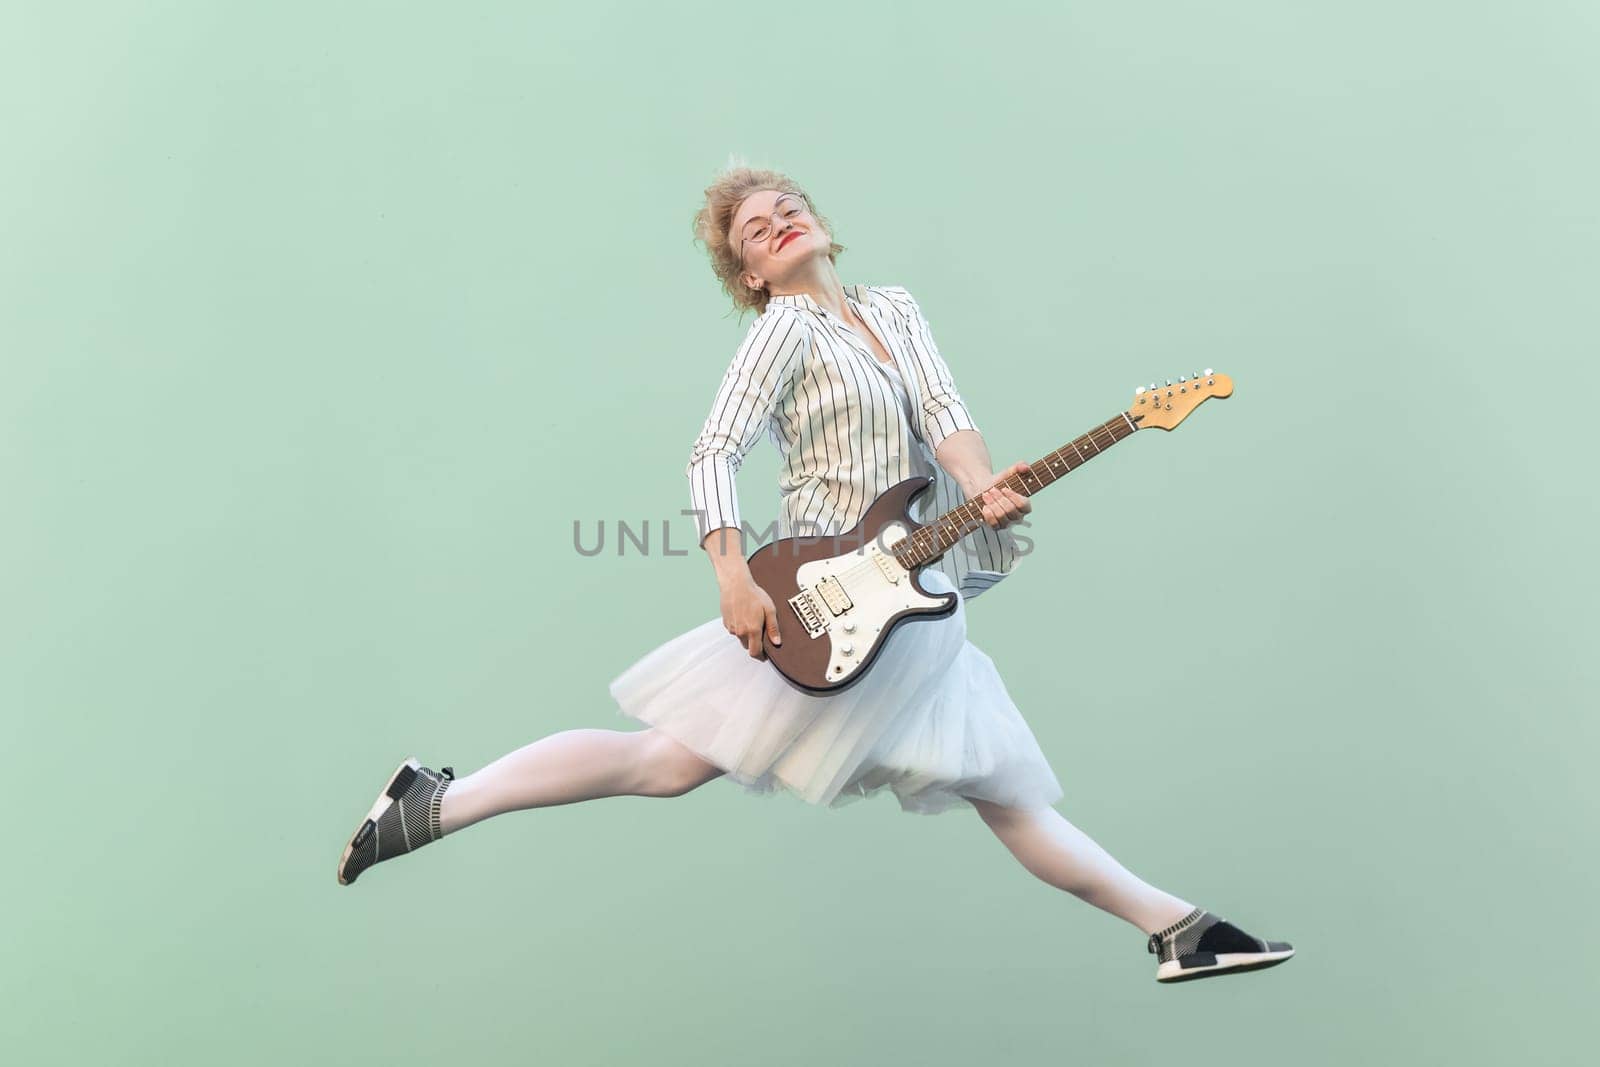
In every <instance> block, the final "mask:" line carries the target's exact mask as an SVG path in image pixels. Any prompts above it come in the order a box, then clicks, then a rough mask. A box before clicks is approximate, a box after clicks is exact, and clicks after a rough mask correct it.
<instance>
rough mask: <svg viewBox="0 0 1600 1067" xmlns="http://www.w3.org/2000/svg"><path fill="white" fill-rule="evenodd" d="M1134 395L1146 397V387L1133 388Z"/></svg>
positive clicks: (1137, 386)
mask: <svg viewBox="0 0 1600 1067" xmlns="http://www.w3.org/2000/svg"><path fill="white" fill-rule="evenodd" d="M1133 395H1134V396H1143V395H1144V386H1142V385H1136V386H1134V387H1133Z"/></svg>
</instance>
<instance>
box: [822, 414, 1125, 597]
mask: <svg viewBox="0 0 1600 1067" xmlns="http://www.w3.org/2000/svg"><path fill="white" fill-rule="evenodd" d="M1121 417H1122V416H1120V415H1118V416H1113V417H1112V418H1111V419H1108V420H1106V423H1103V424H1101V425H1100V426H1097V427H1095V428H1094V429H1093V430H1090V431H1089V432H1088V433H1086V434H1083V435H1081V436H1080V437H1078V438H1075V439H1074V441H1073V442H1070V443H1069V444H1068V445H1064V446H1062V447H1061V448H1058V449H1056V450H1055V451H1054V452H1050V453H1047V454H1046V455H1045V456H1044V457H1041V458H1040V459H1039V460H1037V461H1035V463H1033V464H1030V466H1037V465H1043V466H1044V467H1046V468H1047V469H1050V470H1051V471H1052V473H1054V471H1053V468H1054V467H1055V465H1056V464H1055V463H1054V462H1052V461H1050V459H1049V457H1050V456H1054V455H1060V456H1061V457H1062V461H1063V462H1064V461H1065V460H1066V459H1067V455H1066V449H1067V448H1068V447H1070V448H1072V449H1073V450H1074V451H1076V452H1078V455H1079V457H1080V461H1079V462H1078V463H1077V464H1076V465H1074V466H1071V467H1068V468H1067V471H1066V473H1067V474H1071V473H1072V472H1073V471H1075V470H1077V469H1078V467H1081V466H1083V464H1085V463H1087V462H1089V460H1091V459H1093V458H1094V456H1098V455H1099V454H1100V453H1101V452H1103V451H1105V449H1104V448H1101V447H1100V446H1099V445H1097V444H1095V443H1094V440H1093V438H1094V435H1096V434H1099V433H1105V434H1107V435H1108V436H1110V438H1111V444H1113V445H1114V444H1117V443H1118V442H1120V441H1123V440H1125V439H1126V438H1127V437H1129V436H1132V433H1133V431H1129V433H1128V434H1125V435H1123V436H1122V437H1118V436H1116V434H1115V433H1113V432H1112V431H1111V430H1110V429H1108V428H1107V425H1108V424H1111V423H1115V421H1116V419H1118V418H1121ZM1077 441H1087V442H1088V443H1089V444H1090V445H1093V447H1094V448H1095V449H1096V451H1095V453H1094V455H1090V456H1085V455H1083V451H1082V449H1080V448H1078V446H1077V443H1076V442H1077ZM1106 447H1110V445H1107V446H1106ZM1062 477H1064V475H1062V474H1055V476H1054V477H1053V478H1051V480H1050V481H1049V482H1046V481H1044V480H1043V479H1042V478H1039V477H1038V476H1037V475H1035V476H1034V480H1035V481H1037V482H1039V487H1038V489H1033V490H1028V492H1029V494H1030V495H1031V494H1032V493H1037V492H1038V491H1039V490H1040V489H1044V488H1047V487H1048V486H1050V485H1053V484H1054V483H1055V482H1057V481H1059V480H1061V478H1062ZM1013 481H1015V482H1017V483H1018V486H1017V487H1019V488H1021V489H1024V490H1027V475H1026V474H1022V473H1019V474H1014V475H1012V476H1011V477H1010V478H1007V479H1006V480H1005V481H1003V482H999V483H996V484H997V485H1004V486H1009V485H1010V484H1011V482H1013ZM989 488H994V486H990V487H989ZM974 500H976V498H972V499H969V500H966V501H964V502H963V503H961V504H959V505H957V506H956V507H955V508H952V509H951V510H950V511H948V512H946V513H945V514H944V515H942V516H940V517H939V518H937V519H934V520H932V521H931V522H928V523H925V524H923V525H922V526H919V527H918V528H917V529H916V531H914V532H913V533H911V534H910V535H909V536H907V537H905V538H903V539H902V540H900V541H897V542H895V545H896V546H897V547H898V546H900V545H904V544H906V543H908V542H914V543H915V547H916V548H917V551H918V554H920V553H921V552H923V551H928V550H930V549H931V548H932V547H933V546H932V545H930V544H928V541H929V539H930V538H931V537H933V536H934V535H928V536H923V531H924V530H933V529H939V530H945V529H949V528H950V522H949V521H948V520H949V517H950V516H951V515H953V514H954V513H955V512H956V511H959V510H961V509H962V508H964V507H966V506H967V505H968V504H971V503H973V502H974ZM980 511H981V508H980ZM976 529H977V527H976V526H973V527H971V528H970V529H966V530H963V531H961V532H960V533H959V534H958V535H957V536H956V538H955V540H954V541H951V542H950V544H949V545H946V546H945V549H946V551H948V550H949V549H950V548H954V547H955V546H956V545H957V544H959V543H960V542H961V541H962V540H964V539H965V538H966V537H967V536H968V534H971V533H973V532H974V531H975V530H976ZM825 536H836V535H831V534H830V535H825ZM938 537H939V538H941V539H942V537H943V534H940V535H938ZM888 553H889V555H892V556H894V557H895V562H897V563H900V565H901V566H905V563H904V562H903V561H902V560H900V558H899V555H898V553H896V552H895V550H894V549H893V548H891V549H889V550H888ZM940 555H943V553H940ZM937 558H938V557H937V556H936V557H934V559H937ZM928 562H929V563H932V562H934V560H929V561H928ZM924 565H925V564H914V566H924ZM874 566H876V564H875V563H874V561H873V560H870V559H868V560H863V561H862V562H861V563H857V564H853V565H852V566H851V567H850V568H849V569H848V570H845V571H841V572H839V573H838V574H836V575H834V577H835V578H837V579H838V580H839V581H840V582H841V584H842V583H843V582H844V581H845V579H847V578H853V577H855V576H857V575H859V574H861V573H862V572H870V570H871V568H872V567H874Z"/></svg>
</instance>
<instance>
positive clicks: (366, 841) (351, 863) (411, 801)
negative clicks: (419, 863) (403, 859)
mask: <svg viewBox="0 0 1600 1067" xmlns="http://www.w3.org/2000/svg"><path fill="white" fill-rule="evenodd" d="M455 777H456V772H455V771H454V770H453V769H452V768H450V767H446V768H444V770H443V771H442V772H440V771H433V770H429V769H428V768H427V767H424V766H422V765H421V764H420V763H418V762H417V760H416V757H414V756H413V757H411V758H408V759H407V760H406V761H405V762H404V763H402V764H400V766H399V767H397V768H395V772H394V774H393V775H391V776H390V777H389V784H388V785H386V786H384V787H383V792H381V793H379V794H378V799H377V800H376V801H374V802H373V805H372V810H371V811H369V812H367V817H366V818H364V819H362V820H361V825H360V826H358V827H356V832H355V834H354V835H353V836H352V837H351V838H350V843H349V844H348V845H346V846H345V847H344V855H343V856H340V857H339V872H338V873H339V884H340V885H349V884H350V883H351V882H353V881H355V880H356V878H357V876H359V875H360V874H361V872H362V871H364V870H366V869H367V868H368V867H371V866H372V865H373V864H374V863H382V862H383V861H384V860H387V859H393V858H394V857H396V856H404V855H405V854H406V853H407V852H413V851H415V850H417V849H419V848H421V847H422V846H423V845H426V844H428V843H429V842H431V841H437V840H439V838H440V837H442V836H443V834H441V833H440V831H439V804H440V802H441V801H443V799H444V792H445V790H446V789H449V788H450V783H451V782H453V781H455Z"/></svg>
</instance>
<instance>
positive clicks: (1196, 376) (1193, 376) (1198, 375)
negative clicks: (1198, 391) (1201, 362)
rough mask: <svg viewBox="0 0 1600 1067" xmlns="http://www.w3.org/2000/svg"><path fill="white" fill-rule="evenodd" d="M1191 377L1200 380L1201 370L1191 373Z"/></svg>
mask: <svg viewBox="0 0 1600 1067" xmlns="http://www.w3.org/2000/svg"><path fill="white" fill-rule="evenodd" d="M1189 377H1191V378H1194V379H1195V380H1197V381H1198V380H1199V378H1200V372H1199V371H1195V372H1194V373H1193V374H1191V375H1189Z"/></svg>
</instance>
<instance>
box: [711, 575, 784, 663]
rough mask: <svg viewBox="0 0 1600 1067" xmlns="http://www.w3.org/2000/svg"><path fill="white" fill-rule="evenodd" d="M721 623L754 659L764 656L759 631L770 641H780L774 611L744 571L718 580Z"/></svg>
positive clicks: (780, 636) (776, 617)
mask: <svg viewBox="0 0 1600 1067" xmlns="http://www.w3.org/2000/svg"><path fill="white" fill-rule="evenodd" d="M722 625H723V626H725V627H727V630H728V632H729V633H730V634H732V635H733V636H734V637H737V638H738V639H739V643H740V644H742V645H744V646H745V648H746V649H747V650H748V651H749V653H750V655H751V656H752V657H754V658H755V659H766V658H767V652H766V649H765V648H763V647H762V641H761V638H762V633H763V631H765V633H766V636H767V637H769V638H771V640H772V642H773V644H777V645H781V644H783V637H782V635H781V634H780V633H779V632H778V610H777V608H775V607H773V605H772V598H771V597H770V596H768V595H767V591H766V590H765V589H763V588H761V586H759V585H757V584H756V580H755V579H754V578H753V577H751V576H750V573H749V572H748V571H746V572H745V573H744V574H742V575H736V576H733V577H731V578H730V579H729V580H728V581H725V582H723V583H722Z"/></svg>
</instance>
